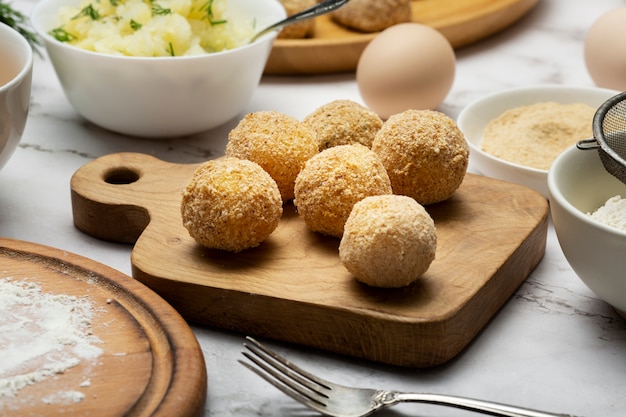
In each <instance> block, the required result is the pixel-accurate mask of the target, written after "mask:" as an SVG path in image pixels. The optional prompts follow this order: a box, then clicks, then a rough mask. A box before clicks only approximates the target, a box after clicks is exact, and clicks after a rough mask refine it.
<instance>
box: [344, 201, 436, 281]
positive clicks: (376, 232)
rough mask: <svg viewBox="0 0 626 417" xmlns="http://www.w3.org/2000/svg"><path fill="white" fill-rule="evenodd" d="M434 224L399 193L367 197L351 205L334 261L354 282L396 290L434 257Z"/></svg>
mask: <svg viewBox="0 0 626 417" xmlns="http://www.w3.org/2000/svg"><path fill="white" fill-rule="evenodd" d="M436 249H437V231H436V228H435V222H434V221H433V219H432V218H431V217H430V215H429V214H428V212H427V211H426V210H425V209H424V207H423V206H422V205H420V204H419V203H417V202H416V201H415V200H414V199H412V198H410V197H407V196H401V195H383V196H373V197H367V198H364V199H363V200H361V201H359V202H358V203H356V204H355V205H354V208H353V209H352V212H351V213H350V216H349V217H348V220H347V221H346V226H345V229H344V233H343V237H342V238H341V242H340V244H339V258H340V259H341V262H342V263H343V264H344V266H345V267H346V269H347V270H348V271H350V272H351V273H352V275H354V276H355V277H356V278H357V279H358V280H359V281H361V282H364V283H365V284H368V285H371V286H374V287H385V288H397V287H403V286H406V285H409V284H411V283H412V282H414V281H415V280H417V279H418V278H419V277H420V276H422V275H423V274H424V273H425V272H426V271H427V270H428V269H429V268H430V265H431V263H432V262H433V260H434V259H435V252H436Z"/></svg>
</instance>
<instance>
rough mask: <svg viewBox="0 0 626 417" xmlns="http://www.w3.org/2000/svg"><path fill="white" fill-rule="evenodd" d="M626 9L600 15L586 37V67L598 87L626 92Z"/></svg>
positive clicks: (622, 8)
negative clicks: (625, 40)
mask: <svg viewBox="0 0 626 417" xmlns="http://www.w3.org/2000/svg"><path fill="white" fill-rule="evenodd" d="M624 23H626V7H621V8H618V9H614V10H611V11H609V12H607V13H605V14H604V15H602V16H600V18H598V19H597V20H596V21H595V22H594V23H593V25H591V27H590V28H589V30H588V31H587V34H586V36H585V49H584V51H585V64H586V65H587V71H588V72H589V75H590V76H591V78H592V79H593V81H594V82H595V83H596V85H598V86H599V87H603V88H611V89H614V90H620V91H623V90H626V43H624V42H623V40H624V39H625V38H626V25H625V24H624Z"/></svg>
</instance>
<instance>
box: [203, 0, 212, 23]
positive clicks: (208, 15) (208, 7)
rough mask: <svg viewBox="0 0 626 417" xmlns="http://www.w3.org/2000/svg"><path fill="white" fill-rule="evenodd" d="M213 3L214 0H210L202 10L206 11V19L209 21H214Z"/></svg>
mask: <svg viewBox="0 0 626 417" xmlns="http://www.w3.org/2000/svg"><path fill="white" fill-rule="evenodd" d="M213 1H214V0H208V1H207V2H206V3H204V6H202V7H201V8H200V10H206V18H207V19H208V20H211V19H213Z"/></svg>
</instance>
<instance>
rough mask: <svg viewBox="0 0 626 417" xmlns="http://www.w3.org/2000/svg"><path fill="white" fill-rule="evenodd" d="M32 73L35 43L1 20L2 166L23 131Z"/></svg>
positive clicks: (0, 153)
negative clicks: (31, 44)
mask: <svg viewBox="0 0 626 417" xmlns="http://www.w3.org/2000/svg"><path fill="white" fill-rule="evenodd" d="M32 74H33V50H32V47H31V46H30V44H29V43H28V42H27V41H26V39H25V38H24V37H23V36H22V35H21V34H19V33H18V32H17V31H16V30H14V29H13V28H11V27H10V26H7V25H6V24H4V23H0V168H2V167H4V165H5V164H6V163H7V161H8V160H9V158H11V155H13V152H14V151H15V149H16V148H17V145H18V144H19V142H20V139H21V138H22V134H23V133H24V127H25V126H26V118H27V117H28V107H29V105H30V91H31V82H32Z"/></svg>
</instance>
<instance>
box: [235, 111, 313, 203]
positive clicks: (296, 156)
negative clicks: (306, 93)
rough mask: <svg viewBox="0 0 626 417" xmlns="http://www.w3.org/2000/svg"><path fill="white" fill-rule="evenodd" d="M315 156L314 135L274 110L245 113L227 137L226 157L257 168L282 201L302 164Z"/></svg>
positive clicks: (295, 120)
mask: <svg viewBox="0 0 626 417" xmlns="http://www.w3.org/2000/svg"><path fill="white" fill-rule="evenodd" d="M317 153H318V147H317V140H316V139H315V133H314V132H313V131H312V130H311V129H310V128H309V127H308V126H306V125H305V124H303V123H302V122H301V121H299V120H298V119H296V118H293V117H291V116H288V115H286V114H283V113H279V112H275V111H260V112H256V113H250V114H247V115H246V116H245V117H244V118H243V119H242V120H241V121H240V122H239V124H238V125H237V126H235V128H234V129H232V130H231V131H230V133H229V135H228V143H227V145H226V156H232V157H237V158H241V159H248V160H250V161H253V162H256V163H257V164H259V165H261V167H263V169H264V170H266V171H267V172H268V173H269V174H270V176H271V177H272V178H274V181H276V184H277V185H278V189H279V190H280V195H281V197H282V199H283V200H284V201H288V200H291V199H292V198H293V187H294V183H295V181H296V177H297V176H298V173H299V172H300V170H301V169H302V167H303V166H304V163H305V162H306V161H307V160H308V159H309V158H311V157H312V156H313V155H315V154H317Z"/></svg>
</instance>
